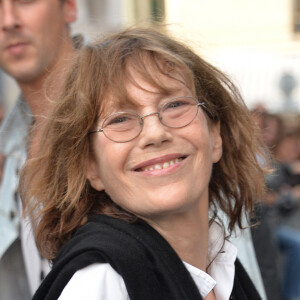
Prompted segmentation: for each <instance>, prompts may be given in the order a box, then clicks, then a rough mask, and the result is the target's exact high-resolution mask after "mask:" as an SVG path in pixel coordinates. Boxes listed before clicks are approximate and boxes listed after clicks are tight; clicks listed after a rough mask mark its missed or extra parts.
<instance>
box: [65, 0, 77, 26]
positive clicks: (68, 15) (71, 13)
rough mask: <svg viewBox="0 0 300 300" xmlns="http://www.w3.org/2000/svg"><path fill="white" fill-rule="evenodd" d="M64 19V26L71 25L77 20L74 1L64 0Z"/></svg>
mask: <svg viewBox="0 0 300 300" xmlns="http://www.w3.org/2000/svg"><path fill="white" fill-rule="evenodd" d="M63 9H64V16H65V17H64V19H65V22H66V24H71V23H73V22H75V21H76V20H77V4H76V0H64V2H63Z"/></svg>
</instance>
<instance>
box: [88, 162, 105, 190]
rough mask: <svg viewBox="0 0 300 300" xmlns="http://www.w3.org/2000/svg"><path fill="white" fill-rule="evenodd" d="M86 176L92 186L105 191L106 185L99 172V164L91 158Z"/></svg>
mask: <svg viewBox="0 0 300 300" xmlns="http://www.w3.org/2000/svg"><path fill="white" fill-rule="evenodd" d="M86 177H87V179H88V180H89V182H90V184H91V186H92V187H93V188H94V189H95V190H97V191H103V190H104V185H103V183H102V180H101V178H100V176H99V173H98V168H97V164H96V162H95V161H94V160H93V159H91V158H90V159H89V162H88V166H87V171H86Z"/></svg>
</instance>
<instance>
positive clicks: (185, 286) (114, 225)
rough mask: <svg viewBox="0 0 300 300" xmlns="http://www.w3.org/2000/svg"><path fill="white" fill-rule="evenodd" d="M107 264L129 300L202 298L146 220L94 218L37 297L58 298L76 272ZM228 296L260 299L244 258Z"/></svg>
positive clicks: (57, 262)
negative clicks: (114, 273) (120, 277)
mask: <svg viewBox="0 0 300 300" xmlns="http://www.w3.org/2000/svg"><path fill="white" fill-rule="evenodd" d="M96 262H98V263H109V264H110V265H111V266H112V267H113V268H114V269H115V270H116V271H117V272H118V273H119V274H120V275H121V276H122V278H123V279H124V282H125V285H126V288H127V291H128V294H129V297H130V300H199V299H202V297H201V296H200V293H199V291H198V288H197V287H196V285H195V283H194V281H193V279H192V277H191V275H190V274H189V272H188V271H187V269H186V268H185V266H184V264H183V263H182V261H181V259H180V258H179V257H178V255H177V254H176V253H175V251H174V250H173V249H172V248H171V246H170V245H169V244H168V242H167V241H166V240H165V239H164V238H163V237H162V236H161V235H160V234H159V233H158V232H156V231H155V230H154V229H153V228H152V227H150V226H149V225H147V224H146V223H144V222H137V223H134V224H128V223H126V222H125V221H123V220H119V219H115V218H112V217H108V216H105V215H94V216H91V217H90V218H89V220H88V222H87V223H86V224H85V225H83V226H82V227H80V228H79V229H78V231H77V232H76V233H75V234H74V236H73V237H72V238H71V240H70V241H68V243H67V244H66V245H64V246H63V247H62V248H61V250H60V252H59V254H58V255H57V257H56V258H55V260H54V262H53V263H54V264H53V268H52V270H51V272H50V273H49V274H48V276H47V277H46V278H45V279H44V281H43V282H42V284H41V286H40V287H39V289H38V290H37V292H36V294H35V295H34V297H33V299H34V300H42V299H47V300H54V299H57V298H58V297H59V296H60V294H61V292H62V290H63V289H64V287H65V286H66V285H67V283H68V282H69V280H70V279H71V277H72V276H73V275H74V273H75V272H76V271H77V270H80V269H82V268H84V267H86V266H88V265H90V264H92V263H96ZM235 266H236V273H235V279H234V287H233V292H232V296H231V298H230V299H238V300H249V299H250V300H259V299H261V298H260V297H259V295H258V293H257V291H256V289H255V287H254V285H253V283H252V282H251V280H250V279H249V276H248V275H247V273H246V272H245V270H244V269H243V267H242V265H241V264H240V262H239V261H238V260H237V261H236V263H235Z"/></svg>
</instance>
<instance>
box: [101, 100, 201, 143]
mask: <svg viewBox="0 0 300 300" xmlns="http://www.w3.org/2000/svg"><path fill="white" fill-rule="evenodd" d="M197 112H198V102H197V101H196V100H195V99H194V98H192V97H177V98H174V99H172V100H171V101H169V102H167V103H166V104H165V105H164V106H163V107H162V108H161V109H160V110H159V119H160V122H161V123H162V124H163V125H165V126H166V127H171V128H181V127H184V126H187V125H188V124H190V123H191V122H192V121H193V120H194V118H195V117H196V115H197ZM152 115H155V114H150V115H145V116H139V115H138V114H136V113H133V112H119V113H114V114H112V115H110V116H108V117H107V118H106V119H105V121H104V123H103V125H102V129H103V133H104V134H105V136H106V137H107V138H109V139H110V140H112V141H115V142H127V141H130V140H132V139H134V138H136V137H137V136H138V135H139V134H140V133H141V131H142V128H143V122H144V119H145V118H146V117H147V116H152Z"/></svg>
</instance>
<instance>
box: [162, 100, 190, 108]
mask: <svg viewBox="0 0 300 300" xmlns="http://www.w3.org/2000/svg"><path fill="white" fill-rule="evenodd" d="M188 104H189V103H188V102H186V101H183V100H178V101H173V102H170V103H168V104H167V106H166V109H170V108H178V107H183V106H186V105H188Z"/></svg>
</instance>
